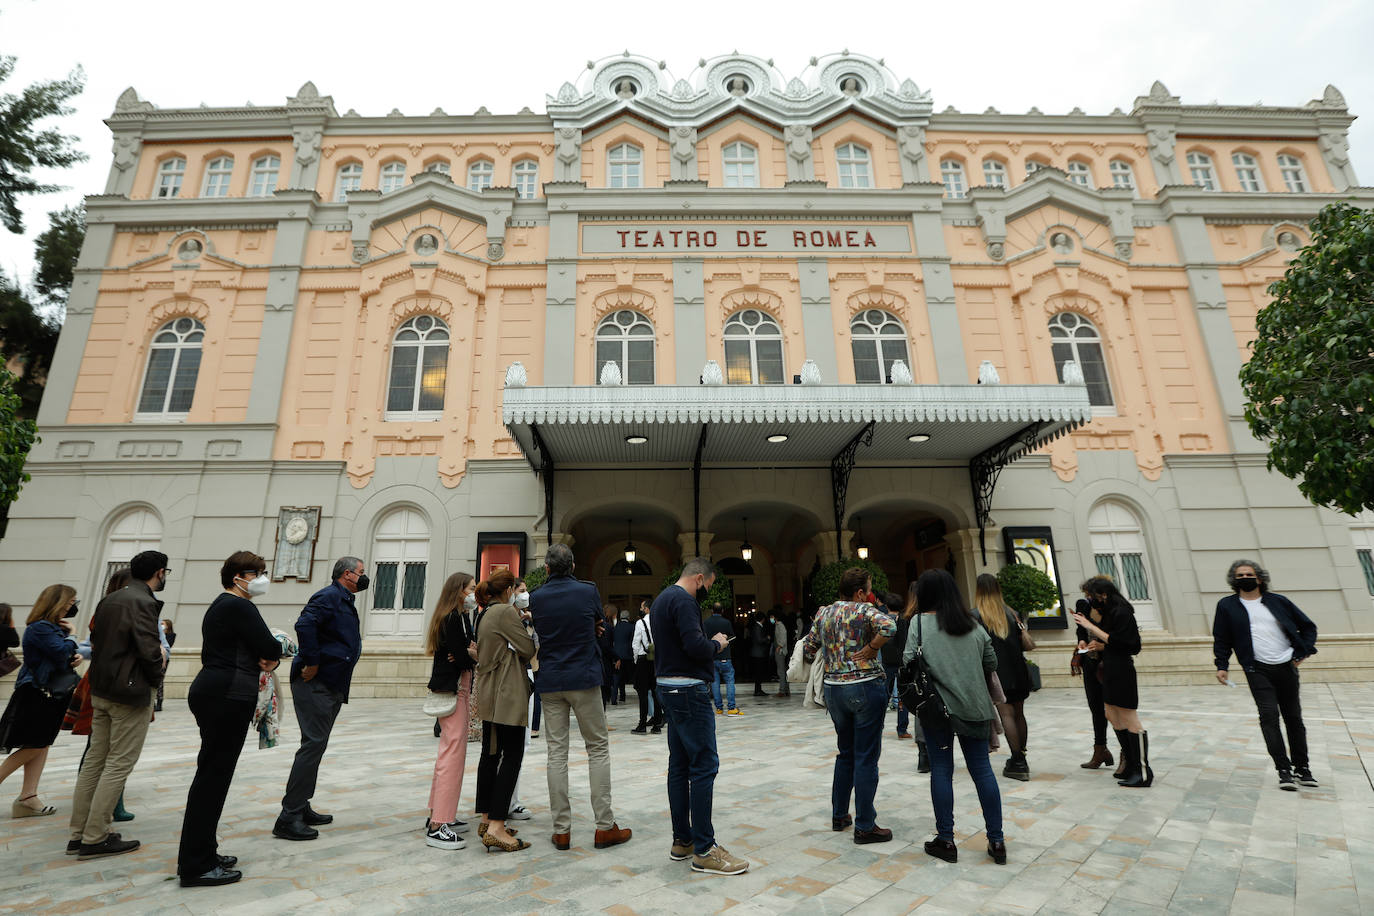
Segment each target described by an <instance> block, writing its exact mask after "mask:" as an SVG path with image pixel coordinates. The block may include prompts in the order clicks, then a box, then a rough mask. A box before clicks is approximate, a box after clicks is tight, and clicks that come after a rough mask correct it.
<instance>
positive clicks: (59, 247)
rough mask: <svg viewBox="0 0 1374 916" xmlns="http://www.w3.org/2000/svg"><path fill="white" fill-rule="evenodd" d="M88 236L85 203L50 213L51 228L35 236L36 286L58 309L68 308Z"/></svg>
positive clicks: (34, 278)
mask: <svg viewBox="0 0 1374 916" xmlns="http://www.w3.org/2000/svg"><path fill="white" fill-rule="evenodd" d="M85 240H86V208H85V206H82V205H78V206H75V207H64V208H63V209H61V210H58V211H57V212H56V213H49V214H48V228H47V229H45V230H44V231H43V232H42V233H40V234H39V236H38V238H36V239H34V242H33V250H34V258H35V260H36V261H37V262H38V266H37V267H35V268H34V272H33V285H34V288H35V289H37V290H38V294H39V295H40V296H42V297H43V300H44V302H46V303H47V304H48V305H50V306H53V307H54V308H55V309H56V310H57V311H58V312H59V313H62V312H65V310H66V307H67V297H68V296H69V295H70V294H71V291H72V279H73V272H74V271H75V270H76V259H77V258H78V257H79V256H80V254H81V243H82V242H84V241H85ZM59 316H60V315H59Z"/></svg>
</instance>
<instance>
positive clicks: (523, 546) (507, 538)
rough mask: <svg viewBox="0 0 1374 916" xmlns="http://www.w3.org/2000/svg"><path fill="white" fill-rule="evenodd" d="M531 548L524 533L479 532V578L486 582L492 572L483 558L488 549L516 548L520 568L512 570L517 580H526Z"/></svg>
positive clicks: (477, 564) (476, 561) (477, 566)
mask: <svg viewBox="0 0 1374 916" xmlns="http://www.w3.org/2000/svg"><path fill="white" fill-rule="evenodd" d="M528 546H529V536H528V535H526V534H525V532H523V531H479V532H477V557H476V560H475V563H476V569H477V578H478V579H480V580H485V579H486V578H487V577H488V576H489V575H490V574H491V570H490V569H489V568H488V565H490V564H487V563H486V562H485V561H484V558H483V555H484V554H485V553H486V552H487V548H488V547H514V548H515V549H516V550H515V555H516V557H517V563H518V564H519V565H518V568H517V569H514V570H512V572H514V573H515V577H516V578H517V579H521V578H524V576H525V574H526V572H527V571H528V563H529V560H528V558H527V556H526V553H527V550H528Z"/></svg>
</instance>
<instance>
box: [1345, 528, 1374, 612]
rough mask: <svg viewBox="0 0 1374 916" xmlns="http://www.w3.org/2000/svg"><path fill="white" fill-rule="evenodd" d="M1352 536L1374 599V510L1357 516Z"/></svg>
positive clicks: (1365, 580) (1367, 587) (1356, 557)
mask: <svg viewBox="0 0 1374 916" xmlns="http://www.w3.org/2000/svg"><path fill="white" fill-rule="evenodd" d="M1350 537H1351V540H1352V541H1354V542H1355V559H1356V560H1357V561H1358V562H1359V564H1360V572H1361V573H1362V574H1363V575H1364V587H1365V588H1366V589H1367V590H1368V591H1369V597H1370V598H1371V599H1374V512H1370V511H1365V512H1361V513H1360V514H1359V515H1357V516H1355V524H1353V525H1351V526H1350Z"/></svg>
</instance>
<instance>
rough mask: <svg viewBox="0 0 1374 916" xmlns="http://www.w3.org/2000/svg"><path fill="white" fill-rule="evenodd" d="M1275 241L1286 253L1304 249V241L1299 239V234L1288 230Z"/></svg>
mask: <svg viewBox="0 0 1374 916" xmlns="http://www.w3.org/2000/svg"><path fill="white" fill-rule="evenodd" d="M1274 241H1275V243H1276V244H1278V246H1279V247H1280V248H1282V249H1283V250H1284V251H1297V250H1298V249H1299V248H1301V247H1302V240H1301V239H1299V238H1298V236H1297V233H1295V232H1290V231H1288V230H1287V229H1285V230H1284V231H1282V232H1280V233H1279V234H1278V236H1277V237H1276V238H1275V239H1274Z"/></svg>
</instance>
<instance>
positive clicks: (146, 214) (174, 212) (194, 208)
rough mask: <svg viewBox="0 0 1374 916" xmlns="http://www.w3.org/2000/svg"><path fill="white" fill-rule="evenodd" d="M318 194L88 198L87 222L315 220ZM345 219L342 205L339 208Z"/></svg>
mask: <svg viewBox="0 0 1374 916" xmlns="http://www.w3.org/2000/svg"><path fill="white" fill-rule="evenodd" d="M323 206H324V205H323V204H322V203H321V202H320V198H319V195H318V194H316V193H315V192H314V191H310V190H304V189H287V190H282V191H277V192H276V194H274V195H273V196H272V197H219V198H214V199H209V198H195V197H187V198H173V199H171V200H130V199H129V198H127V197H124V196H122V195H116V194H92V195H90V196H89V197H87V198H86V221H87V222H88V223H114V224H116V225H119V226H130V225H134V226H150V227H151V226H164V227H165V226H169V225H178V226H180V225H220V224H226V223H232V224H253V223H277V222H281V221H283V220H290V219H308V220H314V219H315V218H316V217H317V215H318V214H319V211H320V210H321V209H322V208H323ZM337 208H338V210H339V211H340V212H339V216H342V215H343V214H342V211H343V205H342V204H340V205H337Z"/></svg>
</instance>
